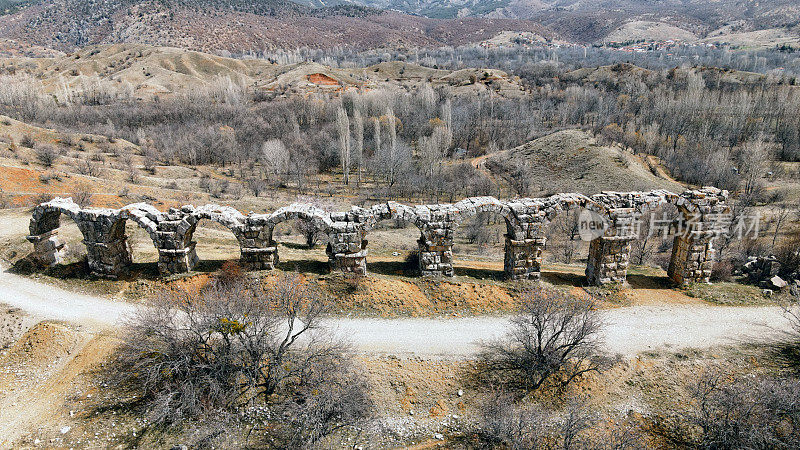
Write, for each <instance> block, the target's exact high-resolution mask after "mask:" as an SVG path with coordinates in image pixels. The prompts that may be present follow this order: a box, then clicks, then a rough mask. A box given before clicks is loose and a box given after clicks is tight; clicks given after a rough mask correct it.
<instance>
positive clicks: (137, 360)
mask: <svg viewBox="0 0 800 450" xmlns="http://www.w3.org/2000/svg"><path fill="white" fill-rule="evenodd" d="M223 274H224V276H222V277H221V278H220V279H218V280H217V281H215V282H212V283H211V284H210V285H208V286H207V287H205V288H203V289H202V290H201V291H200V292H199V293H197V294H190V293H187V292H185V291H180V292H171V293H165V294H162V295H160V296H158V297H156V298H155V299H153V300H152V302H151V303H150V304H149V305H148V308H143V309H140V310H139V311H138V312H137V314H136V315H135V316H134V317H133V318H132V319H130V321H129V323H128V324H127V326H126V328H125V332H124V335H123V343H122V345H121V347H120V349H119V351H118V353H117V355H116V358H115V362H114V364H111V365H109V366H108V368H109V372H108V375H109V379H110V380H111V381H112V385H113V386H114V387H115V388H116V389H119V390H120V391H122V392H127V393H129V394H131V395H134V396H137V397H139V398H140V399H141V400H142V402H143V403H144V405H145V408H146V411H145V413H146V415H147V417H148V418H149V420H151V421H153V422H154V423H156V424H162V425H171V424H179V423H182V422H183V421H184V420H187V419H196V418H202V417H209V416H210V415H214V414H223V415H228V417H232V416H234V415H235V414H239V415H240V416H241V417H242V418H243V419H242V420H243V421H244V423H242V424H241V425H242V426H244V427H245V428H247V429H249V430H250V432H251V433H255V435H257V436H261V437H262V438H263V439H264V443H265V445H266V444H267V443H269V445H270V446H273V447H279V448H287V447H289V448H300V447H306V446H309V445H313V444H315V443H317V442H319V441H320V439H322V438H324V437H325V436H327V435H329V434H331V433H332V432H334V431H335V430H337V429H339V428H342V427H349V426H352V425H354V424H356V423H358V422H359V421H361V420H363V419H364V418H366V417H368V415H369V414H370V410H371V402H370V399H369V396H368V390H369V389H368V385H367V382H366V381H365V378H364V377H363V375H362V374H361V373H360V372H359V371H358V370H357V369H356V366H355V365H354V362H353V360H352V359H351V358H350V356H349V351H348V346H347V344H346V343H344V342H343V341H341V340H339V339H337V338H335V337H334V336H333V335H331V334H330V333H328V332H327V331H326V330H325V329H323V328H322V327H321V324H320V318H321V316H322V314H323V313H324V312H325V311H326V308H327V302H326V300H325V299H324V298H323V297H322V296H321V295H320V294H319V293H318V292H317V291H316V290H313V289H312V288H311V287H309V286H308V285H307V284H306V283H305V282H304V281H303V279H302V278H301V277H300V276H299V275H294V274H289V275H281V276H279V277H278V279H277V280H276V282H275V284H274V285H273V286H271V287H270V288H266V289H265V288H262V287H261V285H260V284H259V283H258V282H256V281H251V280H250V279H249V278H246V277H244V276H243V275H242V274H241V273H239V272H237V271H236V270H234V269H232V266H230V267H228V268H226V270H225V271H224V272H223Z"/></svg>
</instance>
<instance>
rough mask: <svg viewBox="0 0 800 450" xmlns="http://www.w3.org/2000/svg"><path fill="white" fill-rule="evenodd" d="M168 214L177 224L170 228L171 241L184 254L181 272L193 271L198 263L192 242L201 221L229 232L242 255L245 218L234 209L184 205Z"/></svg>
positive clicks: (194, 243) (193, 242)
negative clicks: (211, 223) (171, 229)
mask: <svg viewBox="0 0 800 450" xmlns="http://www.w3.org/2000/svg"><path fill="white" fill-rule="evenodd" d="M170 214H172V215H173V217H172V219H173V221H174V222H177V223H175V225H173V226H172V227H171V228H173V229H174V238H173V241H174V242H175V243H176V244H177V245H176V247H177V248H178V249H179V250H182V251H183V252H184V255H183V256H181V258H180V260H181V262H185V263H186V265H187V267H186V269H185V270H183V271H189V270H191V269H193V268H194V266H195V265H196V264H197V263H198V262H199V261H200V259H199V258H198V256H197V242H196V241H195V240H194V233H195V231H197V226H198V225H199V224H200V222H201V221H203V220H210V221H212V222H215V223H218V224H220V225H222V226H223V227H225V228H226V229H228V230H230V232H231V233H232V234H233V236H234V237H235V238H236V241H237V243H238V244H239V250H240V254H242V249H243V248H245V246H246V245H247V243H246V242H245V241H246V238H245V228H246V220H247V217H246V216H245V215H244V214H242V213H241V212H239V211H238V210H236V209H235V208H232V207H230V206H220V205H215V204H208V205H204V206H199V207H194V206H191V205H186V206H183V207H182V208H181V209H180V210H172V211H171V212H170ZM168 215H169V214H168ZM243 259H245V258H241V257H240V261H242V260H243Z"/></svg>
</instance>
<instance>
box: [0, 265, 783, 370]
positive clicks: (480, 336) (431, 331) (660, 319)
mask: <svg viewBox="0 0 800 450" xmlns="http://www.w3.org/2000/svg"><path fill="white" fill-rule="evenodd" d="M0 303H5V304H8V305H10V306H15V307H18V308H20V309H23V310H24V311H26V312H27V313H28V314H30V315H31V316H33V317H35V318H38V319H40V320H44V319H54V320H63V321H67V322H73V323H79V324H81V325H84V326H86V327H87V328H89V329H97V330H100V329H107V328H114V327H115V326H119V325H120V324H121V323H122V321H123V320H124V318H125V317H126V316H127V315H130V314H131V313H132V312H133V311H134V310H135V308H136V305H134V304H129V303H124V302H121V301H113V300H108V299H104V298H98V297H92V296H88V295H83V294H77V293H73V292H69V291H66V290H63V289H60V288H57V287H53V286H48V285H45V284H41V283H37V282H36V281H34V280H31V279H28V278H23V277H20V276H17V275H12V274H9V273H7V272H3V271H0ZM602 314H603V316H604V320H605V321H606V323H607V326H606V328H605V335H604V338H605V343H606V347H607V349H608V350H609V351H611V352H613V353H619V354H621V355H624V356H634V355H636V354H637V353H640V352H643V351H649V350H657V349H665V348H667V349H672V350H678V349H681V348H687V347H689V348H709V347H714V346H718V345H726V344H735V343H737V342H740V341H748V342H752V341H754V340H766V339H770V338H773V337H774V336H775V335H777V334H778V333H780V331H781V330H785V329H787V327H788V323H787V321H786V320H785V318H784V317H783V312H782V310H781V309H780V308H778V307H723V306H711V305H708V306H706V305H702V306H701V305H664V306H659V305H654V306H649V305H648V306H633V307H626V308H616V309H611V310H605V311H603V312H602ZM506 323H507V318H506V317H493V316H490V317H486V316H484V317H471V318H441V319H428V318H425V319H418V318H403V319H369V318H330V319H327V325H329V326H330V327H331V328H333V329H334V330H336V331H337V332H338V333H339V334H341V335H343V336H345V337H347V338H349V339H350V340H351V341H352V342H353V344H354V346H355V348H356V349H357V350H358V351H360V352H363V353H370V354H394V355H398V356H399V355H405V356H420V357H433V358H464V357H468V356H469V355H471V354H473V353H474V352H475V351H476V349H477V348H478V345H479V343H480V342H481V341H486V340H490V339H492V338H495V337H498V336H501V335H502V334H503V332H504V331H505V327H506Z"/></svg>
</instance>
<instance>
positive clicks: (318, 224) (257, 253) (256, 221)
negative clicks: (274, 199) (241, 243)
mask: <svg viewBox="0 0 800 450" xmlns="http://www.w3.org/2000/svg"><path fill="white" fill-rule="evenodd" d="M295 219H298V220H302V221H305V222H307V223H309V224H310V225H311V226H313V227H314V228H315V229H316V230H317V231H320V232H323V233H326V234H330V232H331V230H332V228H333V220H332V219H331V215H330V214H329V213H327V212H325V211H323V210H322V209H320V208H318V207H316V206H314V205H312V204H309V203H292V204H291V205H289V206H284V207H281V208H279V209H278V210H277V211H275V212H273V213H272V214H263V215H257V216H255V215H254V216H250V217H249V218H248V219H247V223H248V224H249V227H250V229H251V231H250V235H249V237H247V239H248V240H249V241H248V242H251V243H253V244H254V246H253V247H250V248H252V249H253V251H252V252H251V253H252V255H251V259H253V260H257V261H258V262H256V263H255V264H256V265H260V266H261V267H262V268H269V269H272V268H274V267H275V266H277V265H278V261H279V260H280V259H279V255H278V243H277V242H276V241H275V239H274V236H273V233H274V231H275V227H277V226H278V225H279V224H281V223H283V222H286V221H289V220H295ZM242 248H243V250H242V252H243V253H242V255H243V259H244V255H245V252H246V250H245V247H242ZM256 249H257V250H256ZM247 251H248V252H249V250H247Z"/></svg>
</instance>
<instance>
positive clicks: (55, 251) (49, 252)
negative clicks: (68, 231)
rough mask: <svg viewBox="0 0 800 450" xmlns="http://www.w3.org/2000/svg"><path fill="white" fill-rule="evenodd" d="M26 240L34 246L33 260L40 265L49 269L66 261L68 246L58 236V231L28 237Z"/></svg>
mask: <svg viewBox="0 0 800 450" xmlns="http://www.w3.org/2000/svg"><path fill="white" fill-rule="evenodd" d="M26 239H27V240H28V241H29V242H30V243H31V244H33V259H34V260H35V261H36V262H37V263H38V264H41V265H43V266H45V267H49V266H53V265H56V264H59V263H61V262H63V261H64V255H65V254H66V252H67V244H66V243H64V241H63V240H62V239H61V237H59V236H58V229H55V230H50V231H48V232H46V233H42V234H39V235H35V236H33V235H32V236H27V237H26Z"/></svg>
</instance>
